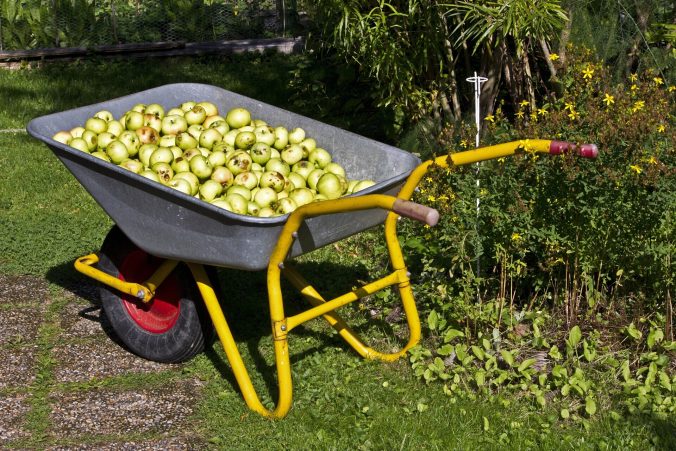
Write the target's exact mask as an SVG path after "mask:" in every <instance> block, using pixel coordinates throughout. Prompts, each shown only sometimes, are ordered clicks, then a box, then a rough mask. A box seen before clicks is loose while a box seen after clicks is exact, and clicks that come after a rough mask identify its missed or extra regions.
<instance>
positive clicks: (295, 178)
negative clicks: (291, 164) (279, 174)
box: [286, 172, 307, 189]
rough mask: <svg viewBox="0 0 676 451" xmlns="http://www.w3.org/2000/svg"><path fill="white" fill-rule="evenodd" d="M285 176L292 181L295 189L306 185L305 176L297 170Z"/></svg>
mask: <svg viewBox="0 0 676 451" xmlns="http://www.w3.org/2000/svg"><path fill="white" fill-rule="evenodd" d="M286 178H287V179H288V180H289V181H290V182H291V183H293V187H294V188H296V189H297V188H305V187H306V186H307V183H306V182H305V178H304V177H303V176H302V175H300V174H298V173H297V172H291V173H290V174H289V175H288V176H287V177H286Z"/></svg>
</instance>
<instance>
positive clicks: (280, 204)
mask: <svg viewBox="0 0 676 451" xmlns="http://www.w3.org/2000/svg"><path fill="white" fill-rule="evenodd" d="M296 208H298V205H296V202H295V201H294V200H293V199H291V198H290V197H285V198H283V199H279V200H278V201H277V207H276V208H275V213H277V214H280V215H285V214H288V213H291V212H293V211H294V210H295V209H296Z"/></svg>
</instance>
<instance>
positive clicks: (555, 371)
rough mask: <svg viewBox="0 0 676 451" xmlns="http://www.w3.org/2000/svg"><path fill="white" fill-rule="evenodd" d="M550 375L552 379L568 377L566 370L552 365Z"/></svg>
mask: <svg viewBox="0 0 676 451" xmlns="http://www.w3.org/2000/svg"><path fill="white" fill-rule="evenodd" d="M552 375H553V376H554V377H568V370H567V369H566V368H564V367H562V366H561V365H554V368H552Z"/></svg>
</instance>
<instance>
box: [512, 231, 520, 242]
mask: <svg viewBox="0 0 676 451" xmlns="http://www.w3.org/2000/svg"><path fill="white" fill-rule="evenodd" d="M521 239H522V238H521V235H519V234H518V233H516V232H514V233H512V241H521Z"/></svg>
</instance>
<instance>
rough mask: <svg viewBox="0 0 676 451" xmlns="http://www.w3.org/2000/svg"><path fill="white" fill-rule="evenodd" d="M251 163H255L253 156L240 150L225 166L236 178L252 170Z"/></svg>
mask: <svg viewBox="0 0 676 451" xmlns="http://www.w3.org/2000/svg"><path fill="white" fill-rule="evenodd" d="M251 163H253V160H252V159H251V155H249V154H248V153H247V152H244V151H242V150H240V151H238V152H235V153H234V154H233V155H232V156H231V157H230V159H228V161H227V163H226V164H225V166H226V167H227V168H228V169H230V172H232V173H233V175H235V176H236V175H237V174H240V173H242V172H247V171H248V170H249V169H250V168H251Z"/></svg>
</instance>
